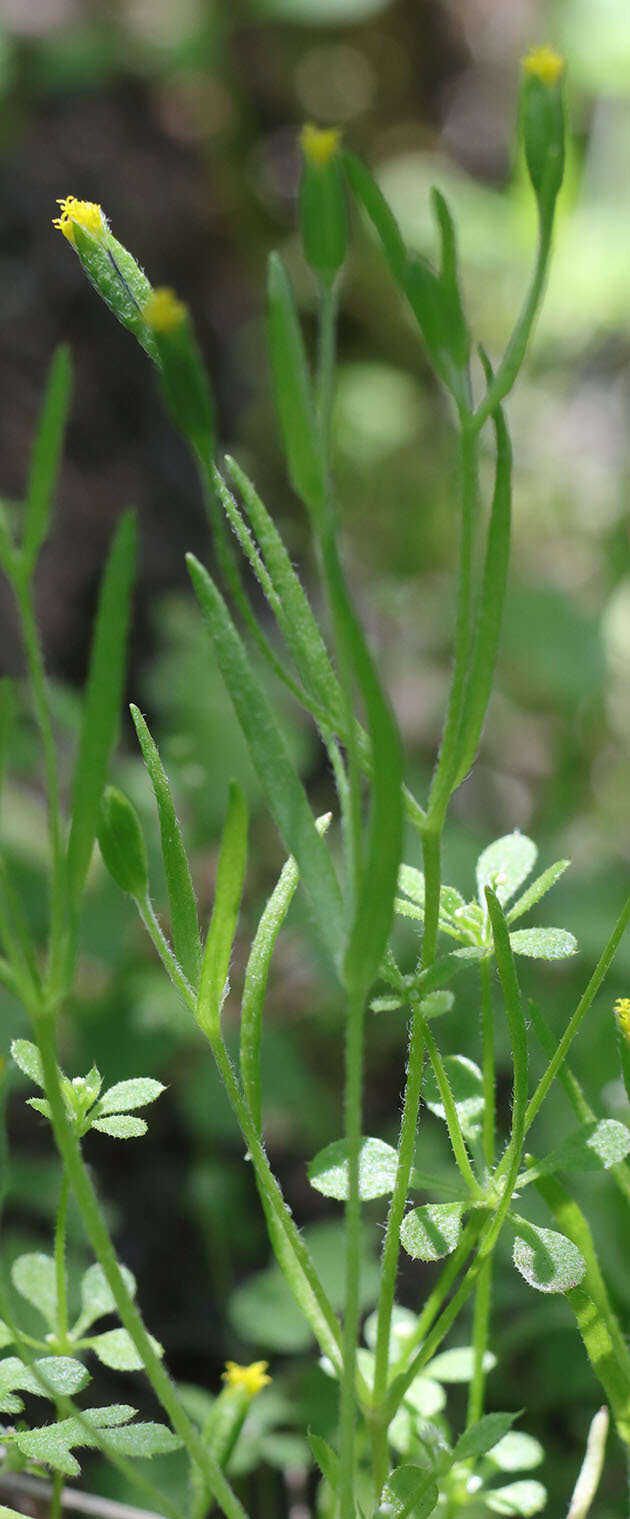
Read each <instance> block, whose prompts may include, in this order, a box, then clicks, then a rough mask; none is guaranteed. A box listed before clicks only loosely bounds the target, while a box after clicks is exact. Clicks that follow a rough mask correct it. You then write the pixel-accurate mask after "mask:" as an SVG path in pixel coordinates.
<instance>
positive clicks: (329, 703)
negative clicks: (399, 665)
mask: <svg viewBox="0 0 630 1519" xmlns="http://www.w3.org/2000/svg"><path fill="white" fill-rule="evenodd" d="M225 465H226V469H227V470H228V473H229V474H230V476H231V478H232V480H233V481H234V484H235V485H236V487H237V489H238V490H239V492H240V495H241V498H242V501H243V505H244V507H245V510H246V512H247V516H248V518H249V521H250V523H251V526H252V529H253V531H254V534H255V536H256V539H257V542H258V545H259V547H260V552H261V555H262V558H263V561H264V564H265V568H266V570H267V573H268V575H269V577H270V580H271V582H272V584H273V588H274V591H275V593H276V602H275V604H274V608H273V610H274V613H275V615H276V616H277V618H278V622H279V625H280V628H281V631H282V633H283V636H284V638H285V639H286V642H287V645H288V648H289V649H290V651H291V654H292V656H293V659H294V661H295V667H296V670H297V671H298V673H299V675H300V676H301V678H302V680H303V681H304V685H305V686H306V689H307V691H310V692H311V694H312V695H313V696H314V697H315V699H316V700H317V701H318V702H320V703H321V705H322V706H323V707H325V708H326V710H327V711H329V712H330V713H331V715H332V719H333V722H334V723H336V724H338V723H339V722H340V719H341V713H342V710H343V702H342V696H341V690H340V687H339V681H338V680H337V676H336V675H335V672H334V669H333V666H332V663H331V660H330V656H329V654H328V650H327V648H326V645H325V643H324V640H323V638H322V635H321V633H320V630H319V627H318V625H317V622H316V620H315V617H314V615H313V612H312V610H311V606H310V602H309V600H308V597H307V595H306V592H305V591H304V589H303V586H302V583H301V581H300V579H299V577H298V575H297V574H296V572H295V570H294V568H293V565H292V563H291V558H290V555H289V554H288V553H287V550H286V548H285V546H284V543H283V541H282V538H281V537H280V534H279V532H278V529H277V527H276V525H275V523H274V522H273V520H272V518H271V517H270V515H269V512H268V511H267V508H266V506H265V505H264V503H263V502H262V501H261V499H260V496H259V495H258V493H257V491H256V490H255V488H254V486H253V485H252V482H251V480H250V479H249V478H248V476H247V475H246V474H245V472H244V470H242V469H241V468H240V466H239V465H238V464H237V463H236V461H235V460H234V459H232V458H230V456H229V455H226V459H225ZM220 479H221V477H220V475H218V474H217V489H219V485H218V481H219V480H220ZM221 484H222V485H223V482H222V481H221ZM223 490H224V491H225V485H223Z"/></svg>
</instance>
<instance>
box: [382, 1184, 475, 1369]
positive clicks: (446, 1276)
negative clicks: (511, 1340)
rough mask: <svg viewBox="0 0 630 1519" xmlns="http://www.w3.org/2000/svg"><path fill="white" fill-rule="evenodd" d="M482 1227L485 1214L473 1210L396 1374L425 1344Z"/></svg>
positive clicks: (410, 1339) (426, 1303)
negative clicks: (482, 1215) (419, 1347)
mask: <svg viewBox="0 0 630 1519" xmlns="http://www.w3.org/2000/svg"><path fill="white" fill-rule="evenodd" d="M481 1227H482V1219H481V1214H480V1213H473V1215H472V1218H471V1219H469V1221H468V1223H467V1225H466V1228H465V1229H464V1230H463V1233H462V1236H461V1239H460V1241H459V1244H458V1245H457V1246H456V1248H455V1250H454V1251H453V1254H452V1255H450V1256H449V1258H448V1260H447V1262H446V1265H445V1266H444V1267H443V1269H442V1271H441V1272H440V1275H439V1277H438V1279H437V1282H436V1283H435V1286H434V1287H432V1289H431V1291H430V1293H429V1296H428V1298H427V1299H426V1302H425V1303H424V1306H423V1308H422V1311H421V1313H420V1315H419V1317H418V1321H417V1324H416V1327H415V1329H414V1331H413V1334H411V1335H410V1336H409V1339H408V1340H407V1341H406V1343H405V1349H404V1351H403V1354H402V1355H401V1356H400V1357H399V1360H398V1361H397V1362H396V1364H395V1366H394V1367H393V1368H392V1370H393V1371H394V1372H395V1373H396V1374H399V1373H400V1372H401V1371H404V1369H405V1367H406V1366H407V1364H408V1362H409V1359H410V1357H411V1356H412V1354H413V1351H414V1350H416V1348H417V1347H418V1346H419V1345H421V1344H422V1342H423V1340H424V1339H425V1337H426V1335H427V1334H428V1332H429V1330H430V1328H431V1325H432V1324H433V1323H434V1322H435V1319H436V1318H437V1315H438V1313H439V1311H440V1308H441V1307H442V1304H443V1302H444V1300H445V1298H446V1297H448V1294H449V1292H450V1290H451V1287H452V1286H453V1283H454V1281H455V1279H456V1277H458V1276H459V1273H460V1271H461V1269H462V1267H463V1266H464V1265H465V1263H466V1261H467V1259H468V1256H469V1255H470V1253H471V1251H472V1250H473V1249H474V1247H475V1245H476V1243H477V1240H478V1238H479V1233H480V1230H481Z"/></svg>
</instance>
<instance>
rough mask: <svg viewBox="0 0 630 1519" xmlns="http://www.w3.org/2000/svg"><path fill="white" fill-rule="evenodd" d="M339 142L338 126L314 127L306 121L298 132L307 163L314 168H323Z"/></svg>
mask: <svg viewBox="0 0 630 1519" xmlns="http://www.w3.org/2000/svg"><path fill="white" fill-rule="evenodd" d="M340 142H341V132H340V131H339V128H338V127H316V126H313V123H312V122H310V121H307V122H306V123H305V125H304V126H303V127H302V131H301V132H300V147H301V149H302V152H303V154H304V157H305V159H306V160H307V163H310V164H313V165H314V167H315V168H316V169H325V167H326V164H329V163H330V160H331V158H334V156H335V153H336V152H337V149H338V147H339V144H340Z"/></svg>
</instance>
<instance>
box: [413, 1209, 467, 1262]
mask: <svg viewBox="0 0 630 1519" xmlns="http://www.w3.org/2000/svg"><path fill="white" fill-rule="evenodd" d="M464 1208H465V1205H464V1204H463V1203H425V1204H424V1205H423V1206H422V1207H421V1208H414V1209H413V1211H412V1212H411V1213H407V1215H406V1217H405V1218H404V1219H403V1221H402V1224H401V1229H400V1239H401V1244H402V1245H404V1248H405V1250H406V1251H407V1255H410V1256H411V1258H412V1260H414V1261H439V1260H441V1259H442V1257H443V1256H445V1255H450V1254H451V1252H452V1251H453V1250H454V1249H455V1247H456V1245H457V1244H458V1243H459V1240H460V1237H461V1232H462V1215H463V1213H464Z"/></svg>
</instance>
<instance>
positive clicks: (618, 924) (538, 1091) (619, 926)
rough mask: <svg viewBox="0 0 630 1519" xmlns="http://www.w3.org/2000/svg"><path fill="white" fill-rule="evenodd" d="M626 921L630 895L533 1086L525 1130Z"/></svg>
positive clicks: (629, 917) (606, 967) (607, 965)
mask: <svg viewBox="0 0 630 1519" xmlns="http://www.w3.org/2000/svg"><path fill="white" fill-rule="evenodd" d="M628 923H630V897H629V898H628V900H627V902H626V904H625V907H624V908H623V909H622V911H621V913H620V914H619V917H618V919H617V922H616V923H615V927H614V928H613V931H612V933H611V935H610V938H609V940H608V943H607V944H606V945H605V947H604V949H603V950H602V953H601V955H600V957H599V960H598V962H597V965H596V966H595V970H594V971H593V974H592V976H591V979H590V981H589V983H588V986H587V988H586V991H585V992H584V994H583V996H582V997H581V998H580V1001H579V1002H578V1005H577V1007H576V1009H575V1012H574V1014H573V1016H572V1018H570V1019H569V1022H568V1024H567V1026H566V1029H565V1031H564V1033H563V1035H562V1038H561V1039H560V1041H559V1043H558V1047H557V1049H556V1052H555V1054H554V1055H553V1057H552V1059H551V1060H550V1061H549V1065H548V1066H547V1069H546V1071H545V1073H544V1075H543V1076H541V1078H540V1081H539V1083H538V1086H537V1087H536V1091H535V1092H534V1095H533V1097H532V1098H531V1099H530V1102H529V1105H528V1108H527V1112H526V1114H525V1127H526V1129H528V1128H529V1127H530V1125H531V1124H532V1123H533V1122H534V1119H535V1117H536V1114H537V1113H538V1111H539V1108H540V1107H541V1106H542V1104H543V1102H544V1100H545V1097H546V1096H547V1092H548V1091H549V1088H550V1086H551V1084H552V1082H553V1081H554V1080H555V1078H556V1076H557V1074H558V1071H559V1070H560V1066H561V1065H562V1063H563V1061H564V1059H565V1057H566V1055H567V1052H568V1050H569V1047H570V1045H571V1044H572V1042H573V1040H574V1039H575V1036H576V1034H577V1032H578V1029H579V1027H580V1024H581V1023H582V1020H583V1019H584V1018H585V1016H586V1014H587V1012H588V1010H589V1008H590V1006H591V1003H592V1002H593V1001H594V999H595V997H596V996H597V993H598V991H599V988H600V986H601V984H602V981H603V979H604V976H605V975H606V972H607V971H608V970H609V968H610V965H611V964H612V961H613V958H614V956H615V953H616V951H617V948H618V945H619V943H620V941H621V939H622V938H623V935H624V933H625V931H626V928H627V927H628Z"/></svg>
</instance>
